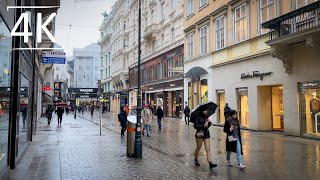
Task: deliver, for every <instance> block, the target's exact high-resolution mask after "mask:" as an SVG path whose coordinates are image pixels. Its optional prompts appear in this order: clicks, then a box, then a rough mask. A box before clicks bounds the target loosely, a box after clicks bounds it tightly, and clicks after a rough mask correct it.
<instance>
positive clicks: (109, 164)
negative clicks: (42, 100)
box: [9, 112, 320, 180]
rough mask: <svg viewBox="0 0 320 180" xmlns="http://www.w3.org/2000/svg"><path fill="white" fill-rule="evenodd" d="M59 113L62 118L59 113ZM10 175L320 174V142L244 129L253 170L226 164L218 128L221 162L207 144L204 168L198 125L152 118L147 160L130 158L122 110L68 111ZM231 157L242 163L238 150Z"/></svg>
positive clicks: (42, 128)
mask: <svg viewBox="0 0 320 180" xmlns="http://www.w3.org/2000/svg"><path fill="white" fill-rule="evenodd" d="M54 118H56V117H54ZM41 122H42V123H38V125H39V127H38V132H37V135H35V136H34V141H33V142H31V143H30V147H29V149H28V151H27V152H26V154H25V155H24V157H23V158H22V160H21V161H20V164H19V165H18V166H17V168H16V169H15V170H10V172H9V177H10V179H54V180H55V179H77V180H78V179H90V180H91V179H121V180H123V179H143V180H144V179H188V180H189V179H215V180H216V179H219V180H220V179H221V180H223V179H271V180H276V179H293V180H295V179H299V180H300V179H308V180H309V179H310V180H313V179H318V178H319V177H320V159H319V157H320V156H319V154H320V142H319V141H316V140H309V139H303V138H293V137H287V136H284V135H282V134H279V133H262V132H252V131H242V136H243V150H244V156H243V158H244V162H245V165H246V166H247V169H246V170H244V171H239V170H238V168H237V166H234V167H227V166H226V164H225V157H226V152H225V140H226V135H225V134H224V133H223V132H222V129H221V127H212V128H210V131H211V136H212V137H211V139H210V143H211V144H210V146H211V154H212V158H213V161H214V162H215V163H217V164H218V167H217V168H215V169H214V170H209V168H208V163H207V162H206V156H205V152H204V147H203V148H202V150H201V153H200V158H199V161H200V163H201V166H200V167H195V166H194V165H193V155H194V149H195V140H194V133H195V130H194V129H193V127H192V126H191V125H190V126H189V127H188V126H185V125H184V122H183V121H180V120H179V119H173V118H165V120H164V121H162V122H163V130H162V131H158V130H157V125H156V121H153V123H152V130H151V133H150V134H151V137H149V138H148V137H142V138H143V159H134V158H128V157H126V143H127V142H126V141H127V139H126V138H121V137H120V129H121V128H120V127H119V122H118V120H117V117H116V114H112V113H106V114H104V115H103V120H102V122H103V129H102V135H101V136H100V135H99V126H98V125H97V124H99V116H98V114H97V113H96V114H95V115H94V117H93V118H92V117H91V116H90V113H89V112H87V113H84V115H78V117H77V119H74V118H73V116H71V115H69V116H65V117H64V120H63V123H62V125H61V127H60V126H57V124H56V123H57V122H56V121H53V123H52V124H51V125H50V126H49V125H47V124H46V120H45V119H41ZM231 160H232V162H233V163H234V164H237V163H236V155H235V154H232V156H231Z"/></svg>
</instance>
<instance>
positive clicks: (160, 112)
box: [157, 106, 163, 130]
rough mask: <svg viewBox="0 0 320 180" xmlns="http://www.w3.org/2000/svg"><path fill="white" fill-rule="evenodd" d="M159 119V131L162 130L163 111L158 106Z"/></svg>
mask: <svg viewBox="0 0 320 180" xmlns="http://www.w3.org/2000/svg"><path fill="white" fill-rule="evenodd" d="M157 118H158V127H159V130H161V120H162V118H163V110H162V109H161V106H158V109H157Z"/></svg>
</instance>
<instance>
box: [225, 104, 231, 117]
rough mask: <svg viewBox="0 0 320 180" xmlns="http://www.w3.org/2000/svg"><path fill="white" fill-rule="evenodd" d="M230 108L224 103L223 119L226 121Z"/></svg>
mask: <svg viewBox="0 0 320 180" xmlns="http://www.w3.org/2000/svg"><path fill="white" fill-rule="evenodd" d="M230 112H231V108H230V107H229V104H228V103H226V106H225V107H224V119H225V120H227V119H228V118H229V117H230Z"/></svg>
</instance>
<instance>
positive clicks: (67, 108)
mask: <svg viewBox="0 0 320 180" xmlns="http://www.w3.org/2000/svg"><path fill="white" fill-rule="evenodd" d="M66 114H67V116H68V115H69V107H68V106H67V107H66Z"/></svg>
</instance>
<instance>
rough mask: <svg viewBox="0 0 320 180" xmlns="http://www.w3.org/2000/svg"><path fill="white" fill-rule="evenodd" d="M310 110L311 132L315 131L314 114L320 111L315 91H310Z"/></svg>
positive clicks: (319, 102) (319, 103)
mask: <svg viewBox="0 0 320 180" xmlns="http://www.w3.org/2000/svg"><path fill="white" fill-rule="evenodd" d="M310 111H311V124H312V132H316V131H315V125H316V124H315V117H316V114H317V113H319V112H320V100H319V99H318V98H317V93H316V92H314V93H312V99H311V101H310Z"/></svg>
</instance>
